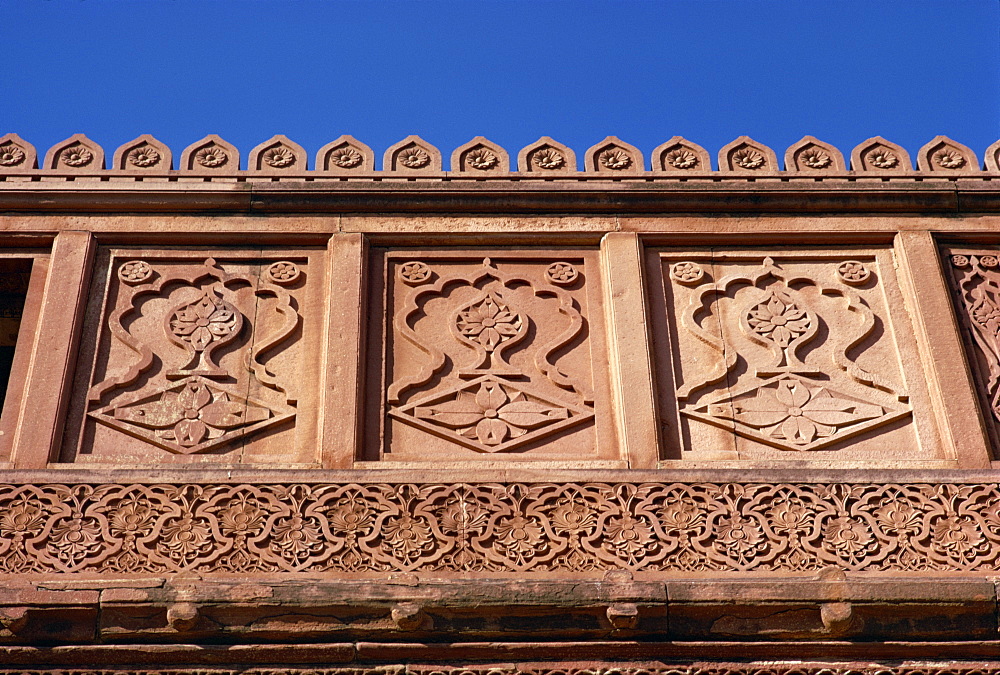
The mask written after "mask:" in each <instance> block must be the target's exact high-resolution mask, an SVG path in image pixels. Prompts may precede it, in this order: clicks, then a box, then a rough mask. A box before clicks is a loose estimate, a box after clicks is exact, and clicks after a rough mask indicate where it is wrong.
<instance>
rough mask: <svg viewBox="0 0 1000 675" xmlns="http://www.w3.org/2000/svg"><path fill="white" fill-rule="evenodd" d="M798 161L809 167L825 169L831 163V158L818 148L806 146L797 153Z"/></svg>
mask: <svg viewBox="0 0 1000 675" xmlns="http://www.w3.org/2000/svg"><path fill="white" fill-rule="evenodd" d="M799 161H800V162H802V164H803V165H804V166H807V167H809V168H810V169H825V168H827V167H828V166H830V165H831V164H833V158H832V157H830V155H829V154H828V153H826V152H825V151H824V150H821V149H820V148H816V147H813V148H806V149H805V150H803V151H802V154H801V155H799Z"/></svg>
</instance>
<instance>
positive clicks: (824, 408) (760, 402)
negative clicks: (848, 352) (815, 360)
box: [709, 378, 884, 449]
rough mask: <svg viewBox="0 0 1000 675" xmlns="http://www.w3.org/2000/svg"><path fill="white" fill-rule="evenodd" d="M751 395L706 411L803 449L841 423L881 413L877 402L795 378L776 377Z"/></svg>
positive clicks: (841, 426)
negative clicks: (840, 394) (851, 396)
mask: <svg viewBox="0 0 1000 675" xmlns="http://www.w3.org/2000/svg"><path fill="white" fill-rule="evenodd" d="M754 393H755V396H753V397H752V398H744V399H736V400H731V401H727V402H726V403H717V404H713V405H711V406H710V407H709V414H711V415H714V416H716V417H720V418H725V419H731V420H733V421H736V422H739V423H740V424H744V425H746V426H748V427H750V428H752V429H755V430H757V433H758V434H759V435H761V436H763V437H764V438H768V439H770V438H778V439H782V440H784V441H785V442H786V443H788V444H790V445H791V446H792V447H793V448H801V449H807V448H808V447H809V446H810V445H811V444H813V442H814V441H817V440H823V439H829V438H831V437H832V436H834V435H835V434H837V433H839V432H840V431H841V430H843V429H844V428H845V427H850V426H851V425H855V424H859V423H861V422H865V421H867V420H871V419H875V418H878V417H881V416H882V415H883V413H884V411H883V409H882V407H881V406H878V405H874V404H869V403H863V402H860V401H856V400H854V399H849V398H845V397H838V396H834V394H833V393H832V392H831V391H830V390H829V389H827V388H826V387H823V386H819V385H818V384H813V385H812V386H811V387H810V386H808V385H807V384H806V382H805V381H804V380H800V379H797V378H787V379H779V380H777V381H776V382H775V383H774V384H772V385H768V386H762V387H759V388H757V389H756V390H755V391H754Z"/></svg>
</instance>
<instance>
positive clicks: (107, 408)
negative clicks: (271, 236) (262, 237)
mask: <svg viewBox="0 0 1000 675" xmlns="http://www.w3.org/2000/svg"><path fill="white" fill-rule="evenodd" d="M98 270H99V271H98V272H96V273H95V276H96V279H95V281H94V289H93V293H92V295H91V298H92V302H91V306H90V308H89V310H88V316H87V321H86V326H85V330H86V331H87V333H86V335H87V336H88V337H85V339H84V340H83V345H84V346H83V347H82V350H81V355H80V362H79V365H78V370H77V380H76V387H75V391H74V397H73V405H72V406H71V412H70V418H69V423H68V426H67V432H66V436H65V440H64V447H63V452H62V457H61V461H63V462H78V463H80V462H97V463H110V464H133V465H134V464H140V465H141V464H165V463H186V462H224V463H243V462H246V463H275V462H280V463H282V464H289V463H290V464H293V465H294V464H310V463H312V462H315V461H317V456H316V454H317V452H318V449H317V447H316V443H315V438H316V425H317V420H316V415H317V413H316V410H317V407H318V406H317V404H316V403H317V401H316V396H317V392H318V391H319V386H318V384H319V383H318V382H317V378H316V377H315V376H314V375H312V374H314V373H318V372H321V369H320V367H319V359H320V358H321V354H320V348H319V345H320V337H321V333H322V326H321V325H320V321H319V317H321V316H322V307H321V303H322V296H323V290H322V289H323V265H322V262H321V258H320V257H319V254H318V253H316V252H313V251H304V250H297V251H287V250H281V251H278V250H276V251H264V252H262V251H247V252H242V251H214V252H211V254H209V253H208V252H205V251H162V250H159V251H149V250H129V249H117V250H105V251H102V253H101V257H100V260H99V262H98Z"/></svg>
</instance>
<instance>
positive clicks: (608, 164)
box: [597, 148, 632, 171]
mask: <svg viewBox="0 0 1000 675" xmlns="http://www.w3.org/2000/svg"><path fill="white" fill-rule="evenodd" d="M597 161H598V162H600V164H601V166H603V167H605V168H607V169H611V170H612V171H621V170H622V169H627V168H628V167H629V165H630V164H631V163H632V158H631V157H629V156H628V153H627V152H625V151H624V150H621V149H619V148H608V149H607V150H603V151H601V153H600V154H599V155H598V156H597Z"/></svg>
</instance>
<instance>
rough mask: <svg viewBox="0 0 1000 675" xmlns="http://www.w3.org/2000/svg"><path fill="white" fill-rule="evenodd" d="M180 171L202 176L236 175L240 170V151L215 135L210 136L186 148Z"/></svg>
mask: <svg viewBox="0 0 1000 675" xmlns="http://www.w3.org/2000/svg"><path fill="white" fill-rule="evenodd" d="M180 170H181V171H185V172H189V173H198V174H202V175H214V176H231V175H235V174H236V173H237V172H238V171H239V170H240V151H239V150H237V149H236V146H234V145H233V144H231V143H229V142H227V141H224V140H222V139H221V138H219V137H218V136H216V135H215V134H209V135H208V136H205V138H203V139H201V140H200V141H196V142H194V143H192V144H191V145H189V146H188V147H186V148H184V152H182V153H181V162H180Z"/></svg>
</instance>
